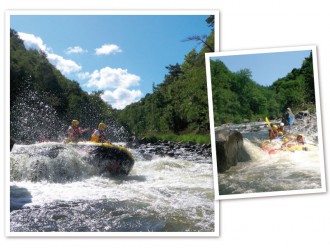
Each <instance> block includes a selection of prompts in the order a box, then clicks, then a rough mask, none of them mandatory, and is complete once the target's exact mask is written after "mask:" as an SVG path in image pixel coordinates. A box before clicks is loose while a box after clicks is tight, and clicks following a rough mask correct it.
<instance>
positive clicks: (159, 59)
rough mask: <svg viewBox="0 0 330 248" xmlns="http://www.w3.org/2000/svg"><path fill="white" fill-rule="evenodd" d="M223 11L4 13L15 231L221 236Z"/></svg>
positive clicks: (11, 221)
mask: <svg viewBox="0 0 330 248" xmlns="http://www.w3.org/2000/svg"><path fill="white" fill-rule="evenodd" d="M218 14H219V13H218V12H216V11H180V12H176V11H167V12H166V11H162V12H157V11H149V12H147V11H146V12H143V11H136V12H129V11H126V12H107V11H104V12H103V11H99V12H88V11H87V12H79V11H76V12H75V11H71V12H70V11H69V12H47V11H41V12H38V11H34V12H29V11H9V12H7V35H8V37H7V39H6V41H7V43H8V44H7V48H8V50H7V53H8V56H7V60H8V61H7V64H8V66H7V74H8V75H7V82H6V84H7V85H9V84H10V92H8V94H9V95H10V101H9V100H8V113H9V111H10V114H9V115H10V155H9V156H8V157H9V158H8V160H7V161H8V164H7V166H8V169H7V172H8V173H7V189H8V192H7V193H8V199H7V200H8V204H7V207H8V211H7V213H8V219H7V222H8V225H7V235H9V236H31V235H32V236H42V235H43V236H56V235H62V236H70V235H75V236H86V235H87V236H152V235H153V236H218V235H219V224H218V222H219V220H218V217H219V213H218V212H219V207H218V203H217V202H214V189H213V185H214V182H213V166H212V158H211V157H212V156H211V145H210V142H211V138H210V122H209V116H208V98H207V80H206V70H205V53H208V52H214V51H217V50H218V49H219V26H218V25H219V16H218ZM9 106H10V108H9ZM8 132H9V130H8ZM8 149H9V140H8ZM9 166H10V169H9Z"/></svg>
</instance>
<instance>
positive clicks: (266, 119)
mask: <svg viewBox="0 0 330 248" xmlns="http://www.w3.org/2000/svg"><path fill="white" fill-rule="evenodd" d="M265 121H266V122H267V125H268V127H269V128H270V122H269V120H268V117H266V118H265Z"/></svg>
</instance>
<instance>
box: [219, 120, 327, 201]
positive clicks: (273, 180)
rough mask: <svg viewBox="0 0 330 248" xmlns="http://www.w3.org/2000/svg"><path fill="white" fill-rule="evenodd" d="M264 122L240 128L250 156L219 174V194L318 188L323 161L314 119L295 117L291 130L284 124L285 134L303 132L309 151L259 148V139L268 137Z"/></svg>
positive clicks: (320, 185)
mask: <svg viewBox="0 0 330 248" xmlns="http://www.w3.org/2000/svg"><path fill="white" fill-rule="evenodd" d="M263 124H264V123H261V125H260V127H261V128H260V129H259V130H254V131H251V130H249V129H245V126H246V125H245V126H243V125H241V126H240V127H239V128H240V132H241V133H242V135H243V138H244V140H243V141H244V149H245V150H246V151H247V153H248V154H249V156H250V158H251V159H250V160H249V161H246V162H239V163H238V164H237V166H233V167H231V168H230V169H229V170H228V171H226V172H224V173H221V174H218V184H219V195H220V196H224V195H233V196H235V195H239V194H240V195H244V194H247V195H246V196H248V194H250V193H266V192H276V193H279V192H281V194H290V191H292V192H293V191H297V190H298V191H299V190H314V189H321V188H322V177H323V176H324V173H322V170H323V169H324V164H323V162H324V160H323V154H322V147H320V145H319V140H322V139H320V137H319V135H318V132H317V130H318V129H317V123H316V118H314V119H308V120H306V119H305V120H304V119H301V120H297V121H296V125H294V126H292V128H291V130H289V127H286V128H287V132H288V133H291V134H295V135H296V134H297V133H302V134H304V137H305V141H306V143H307V144H309V145H310V146H311V147H312V148H313V149H309V150H308V151H295V152H290V151H278V152H276V153H275V154H269V153H268V152H267V151H263V150H261V148H260V143H261V141H262V140H265V139H267V138H268V130H267V127H266V126H263ZM321 146H322V144H321ZM320 148H321V149H320ZM306 192H307V191H306Z"/></svg>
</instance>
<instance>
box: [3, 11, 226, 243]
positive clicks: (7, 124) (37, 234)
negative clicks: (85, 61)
mask: <svg viewBox="0 0 330 248" xmlns="http://www.w3.org/2000/svg"><path fill="white" fill-rule="evenodd" d="M13 15H72V16H74V15H173V16H175V15H213V16H214V49H215V51H219V44H220V32H219V30H220V28H219V25H220V11H219V10H207V9H206V10H184V9H183V10H98V9H95V10H74V9H72V10H7V11H6V13H5V51H6V52H5V116H7V117H8V119H7V120H6V121H5V134H6V136H5V145H6V149H7V150H6V152H5V155H6V156H5V164H6V166H4V175H5V189H6V190H5V200H6V202H5V216H6V219H5V223H6V224H5V235H6V236H7V237H128V238H130V237H219V235H220V231H219V226H220V220H219V218H220V214H219V211H220V207H219V202H217V201H214V231H213V232H148V233H146V232H11V231H10V214H9V213H10V187H9V183H10V169H9V165H10V150H9V147H10V83H9V82H10V35H9V34H10V17H11V16H13ZM210 135H211V136H212V133H210Z"/></svg>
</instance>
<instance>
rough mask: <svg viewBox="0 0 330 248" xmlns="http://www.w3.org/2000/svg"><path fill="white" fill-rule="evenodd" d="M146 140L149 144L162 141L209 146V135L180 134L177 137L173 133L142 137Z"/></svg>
mask: <svg viewBox="0 0 330 248" xmlns="http://www.w3.org/2000/svg"><path fill="white" fill-rule="evenodd" d="M144 138H145V139H146V140H150V141H151V142H154V141H157V140H162V141H172V142H183V143H195V144H210V143H211V139H210V135H207V134H204V135H203V134H181V135H177V134H174V133H166V134H154V135H153V134H147V135H145V136H144Z"/></svg>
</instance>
